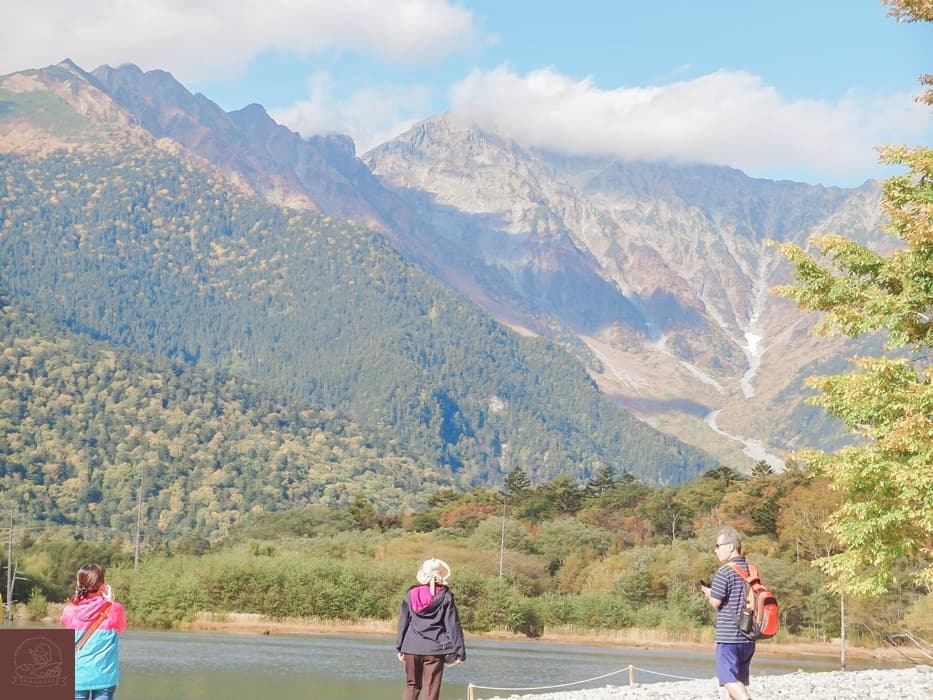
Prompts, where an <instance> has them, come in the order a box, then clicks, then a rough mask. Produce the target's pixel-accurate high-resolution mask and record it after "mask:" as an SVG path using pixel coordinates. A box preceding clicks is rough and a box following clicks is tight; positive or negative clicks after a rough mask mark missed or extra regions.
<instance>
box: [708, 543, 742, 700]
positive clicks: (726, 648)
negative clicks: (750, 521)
mask: <svg viewBox="0 0 933 700" xmlns="http://www.w3.org/2000/svg"><path fill="white" fill-rule="evenodd" d="M713 551H714V553H715V555H716V558H717V559H718V560H719V563H720V567H719V569H717V571H716V574H715V576H713V583H712V584H711V585H710V584H707V583H706V582H705V581H700V582H699V587H700V590H701V591H702V593H703V595H705V596H706V599H707V600H708V601H709V604H710V605H711V606H712V607H713V608H714V609H715V610H716V677H717V678H718V679H719V697H720V698H721V700H751V696H750V695H749V694H748V679H749V674H750V670H751V663H752V657H753V656H754V655H755V642H752V641H750V640H749V639H748V638H747V637H745V636H744V635H743V634H742V633H741V632H740V631H739V625H738V619H739V614H740V613H741V611H742V607H743V605H744V604H745V582H744V581H743V580H742V577H741V576H739V575H738V574H737V573H736V572H735V570H734V569H733V568H732V567H731V566H729V564H732V563H734V564H737V565H738V566H739V567H741V568H742V569H744V570H745V573H748V564H747V563H746V561H745V557H744V556H742V540H741V538H740V537H739V533H738V531H736V529H735V528H733V527H724V528H721V529H720V530H719V532H718V533H717V535H716V546H715V547H714V548H713Z"/></svg>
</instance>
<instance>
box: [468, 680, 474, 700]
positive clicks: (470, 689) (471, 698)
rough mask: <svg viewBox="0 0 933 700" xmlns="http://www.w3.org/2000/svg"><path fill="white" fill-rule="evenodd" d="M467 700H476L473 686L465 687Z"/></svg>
mask: <svg viewBox="0 0 933 700" xmlns="http://www.w3.org/2000/svg"><path fill="white" fill-rule="evenodd" d="M467 700H476V695H475V693H474V692H473V684H472V683H470V685H468V686H467Z"/></svg>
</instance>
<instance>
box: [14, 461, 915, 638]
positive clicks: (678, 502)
mask: <svg viewBox="0 0 933 700" xmlns="http://www.w3.org/2000/svg"><path fill="white" fill-rule="evenodd" d="M839 499H840V496H839V494H838V493H837V492H834V491H832V490H831V489H830V488H829V486H828V482H827V481H825V480H824V479H821V478H817V477H814V476H811V475H808V474H807V473H805V472H804V471H802V470H799V469H796V468H793V467H792V468H791V469H790V470H788V471H787V472H784V473H781V474H772V473H770V470H769V469H767V467H765V466H764V465H762V466H760V467H759V468H757V469H756V470H755V474H754V475H753V476H752V477H750V478H747V477H742V476H740V475H738V474H736V473H735V472H733V471H732V470H729V469H726V468H722V469H717V470H712V471H710V472H708V473H707V474H704V475H703V476H701V477H699V478H697V479H695V480H692V481H690V482H687V483H685V484H681V485H679V486H676V487H664V488H660V487H649V486H646V485H644V484H641V483H639V482H638V481H637V480H635V479H634V478H633V477H632V476H631V475H616V474H614V473H613V472H612V471H611V470H609V469H605V470H604V471H602V472H600V473H599V474H597V475H596V476H595V477H593V478H592V479H590V480H588V481H587V482H575V481H573V480H572V479H570V478H568V477H565V476H561V477H557V478H555V479H554V480H552V481H550V482H545V483H542V484H539V485H537V486H532V485H531V484H530V480H529V478H528V475H527V474H526V473H525V472H524V470H522V469H521V468H515V469H513V470H512V472H511V473H510V474H509V475H508V477H507V479H506V483H505V484H504V485H503V489H502V490H489V489H474V490H473V491H471V492H468V493H462V492H456V491H454V490H452V489H442V490H440V491H438V492H437V493H435V494H434V495H433V496H431V497H430V498H429V499H428V504H427V507H426V508H425V509H424V510H421V511H419V512H417V513H397V512H396V513H387V514H380V513H377V512H376V510H375V509H374V508H373V507H372V505H371V504H370V503H369V502H368V501H367V499H366V498H365V497H363V496H359V497H357V499H355V501H354V502H353V503H351V504H350V505H349V506H347V507H343V508H327V507H323V506H308V507H304V508H297V509H293V510H290V511H285V512H276V513H253V514H249V515H246V516H245V517H243V518H242V519H240V520H239V521H238V522H237V523H236V524H235V525H234V526H233V527H231V528H230V530H229V531H228V533H227V534H226V535H225V536H224V537H223V538H222V539H220V540H218V541H216V542H214V543H213V544H212V543H210V542H208V541H207V540H205V539H203V538H198V537H196V536H191V537H187V538H184V539H182V540H179V541H177V542H174V543H171V544H169V543H168V542H164V541H163V542H158V543H156V542H148V543H147V545H146V546H145V547H144V548H143V550H142V553H141V557H140V561H139V564H138V566H136V567H134V552H133V547H132V541H131V536H130V535H129V533H128V536H127V537H124V538H122V539H117V540H113V541H107V542H106V543H105V542H102V541H90V540H84V541H80V540H77V541H76V540H74V539H72V538H67V537H62V536H61V535H60V534H55V532H54V531H52V530H42V531H35V530H30V529H28V527H27V526H26V523H28V522H29V521H28V520H22V521H17V522H19V523H22V524H23V527H22V528H20V527H14V532H15V533H16V542H17V549H16V559H17V561H18V562H19V564H18V566H19V569H18V570H19V571H21V572H23V573H24V574H25V575H26V576H28V578H29V580H28V582H26V581H24V582H20V583H19V585H18V587H17V593H16V595H17V599H18V600H20V601H28V602H26V603H24V606H23V607H25V608H27V610H28V612H29V614H32V615H34V616H36V617H41V616H42V615H44V614H47V611H48V610H49V609H54V608H50V605H49V603H50V602H56V601H62V600H63V599H64V597H65V596H67V595H68V594H69V593H70V589H71V586H72V585H73V576H74V571H75V570H76V568H77V567H78V566H79V565H80V564H81V563H83V562H85V561H87V560H96V561H100V562H103V564H104V565H105V566H107V567H108V574H107V577H108V581H109V582H110V583H111V584H112V585H113V586H114V589H115V590H116V591H117V595H118V598H119V599H120V600H121V601H123V602H124V603H125V604H126V606H127V611H128V615H129V617H130V620H131V622H132V624H134V625H138V626H154V627H175V626H179V625H183V624H185V623H188V622H191V621H192V620H194V619H195V617H196V616H197V615H199V614H204V613H213V614H214V615H215V616H217V618H218V619H223V616H225V615H228V614H230V613H234V612H237V613H253V614H258V615H262V616H264V617H265V618H266V619H270V620H286V619H288V620H310V621H318V622H320V621H328V620H331V621H338V620H339V621H368V620H385V621H391V620H393V619H394V616H395V615H396V614H397V611H398V605H399V602H400V600H401V596H402V595H403V593H404V591H405V589H406V588H407V587H408V586H409V585H411V584H412V583H414V580H413V576H414V572H415V571H416V570H417V567H418V566H419V565H420V562H421V560H422V559H424V558H426V557H428V556H437V557H441V558H443V559H444V560H445V561H447V562H449V563H450V564H451V566H452V568H453V572H454V575H453V577H452V581H451V587H452V590H453V591H454V593H455V595H456V597H457V601H458V607H459V608H460V612H461V617H462V619H463V623H464V626H465V627H466V629H467V630H469V631H472V632H484V631H489V630H510V631H512V632H515V633H518V634H524V635H528V636H531V637H536V636H539V635H541V634H543V633H545V632H546V631H556V632H558V633H559V632H560V631H561V630H564V631H567V630H574V631H575V632H576V633H583V634H586V633H588V632H589V633H593V632H595V631H596V630H624V629H627V628H648V629H654V630H657V633H658V634H659V635H665V637H666V638H670V639H682V640H686V639H694V640H700V639H703V640H709V639H710V638H711V630H712V627H711V625H712V621H713V618H712V614H711V610H710V608H709V606H708V605H707V604H706V601H705V600H704V598H703V597H702V596H701V595H699V594H698V593H697V590H696V582H697V580H699V579H701V578H704V579H707V580H708V579H709V578H710V576H711V575H712V572H713V571H714V570H715V568H716V566H717V565H718V564H717V562H716V559H715V557H714V556H713V553H712V548H711V543H712V542H713V541H714V539H715V535H716V531H717V528H718V527H719V525H720V523H722V522H729V523H734V524H736V525H738V526H739V528H740V529H741V530H742V531H743V533H744V534H745V538H744V544H745V551H746V553H747V555H748V557H749V559H750V560H751V561H753V562H755V563H756V564H757V565H758V566H759V570H760V571H761V574H762V577H763V579H764V580H765V581H766V582H767V584H768V585H769V586H770V587H771V588H773V589H774V590H775V591H777V593H778V598H779V602H780V605H781V626H782V629H781V632H780V633H779V636H778V638H777V641H782V640H784V641H786V640H790V639H803V640H819V641H828V640H830V639H832V638H834V637H837V636H838V635H839V631H840V627H839V625H840V615H839V602H840V601H839V597H838V595H837V594H834V593H831V592H830V591H829V590H828V589H827V583H828V581H827V579H826V578H825V577H824V575H823V574H821V573H820V572H819V570H818V569H816V568H815V567H814V566H813V565H812V562H813V560H814V559H816V558H818V557H821V556H825V555H826V554H827V553H832V552H833V551H836V547H837V545H836V543H835V542H834V541H833V539H832V536H831V535H830V534H828V533H827V531H826V529H825V528H823V527H821V526H820V523H821V522H823V521H824V520H825V518H826V517H827V516H828V515H829V513H830V512H832V510H833V509H834V508H835V507H836V506H837V505H838V503H839ZM500 545H502V546H503V548H502V549H500ZM500 562H501V568H500ZM909 573H910V572H909V571H907V570H902V571H900V576H899V581H901V583H900V584H899V585H898V586H897V587H895V588H893V589H892V590H890V591H888V592H887V593H886V594H885V595H884V596H881V597H879V598H874V599H871V600H860V599H857V598H850V599H847V600H846V615H847V631H848V634H849V636H850V638H852V639H854V640H856V641H857V642H861V643H864V644H870V645H881V644H884V643H886V642H890V641H894V640H896V637H897V635H898V634H900V633H901V632H902V631H903V630H904V629H909V630H912V632H913V633H915V634H921V635H926V636H927V637H928V636H929V635H930V634H931V632H933V628H931V624H933V596H930V594H929V593H928V592H927V591H926V590H925V589H924V588H922V587H921V586H919V585H917V584H913V585H911V584H909V583H907V581H908V580H909V578H910V576H909Z"/></svg>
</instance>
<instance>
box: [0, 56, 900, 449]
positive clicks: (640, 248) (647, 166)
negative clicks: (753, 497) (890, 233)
mask: <svg viewBox="0 0 933 700" xmlns="http://www.w3.org/2000/svg"><path fill="white" fill-rule="evenodd" d="M68 65H70V64H67V63H66V64H62V66H59V67H52V68H50V69H48V70H52V69H53V68H54V69H56V70H64V68H63V66H68ZM74 68H75V69H76V67H74ZM76 70H80V69H76ZM26 73H29V72H26ZM18 75H25V74H18ZM81 75H82V77H83V78H84V79H85V80H86V81H87V84H88V85H93V86H94V87H95V89H99V90H100V91H101V92H102V93H103V94H105V95H106V96H108V97H109V98H110V99H111V102H112V109H119V108H122V110H121V114H124V115H127V117H126V118H127V119H129V121H130V123H131V125H133V126H135V127H136V128H137V129H138V130H139V131H140V132H143V133H145V134H148V135H149V136H150V137H151V138H153V139H155V140H156V143H157V144H159V146H160V147H161V148H163V149H165V148H170V147H178V146H181V147H183V148H184V149H185V150H186V152H188V153H189V154H194V155H197V156H199V157H201V158H203V159H204V160H206V161H208V162H209V163H211V164H212V165H214V166H215V167H216V168H218V169H219V170H220V171H221V172H222V173H224V175H225V177H227V178H228V180H229V181H230V182H231V183H233V184H234V185H235V186H236V187H238V188H240V189H241V190H242V191H244V192H246V191H248V192H251V193H254V194H257V195H259V196H261V197H263V198H265V199H266V200H267V201H269V202H273V203H287V204H288V205H290V206H293V207H296V208H300V209H305V210H311V211H316V212H320V213H322V214H325V215H327V216H333V217H340V218H345V219H351V220H353V221H355V222H358V223H360V224H362V225H364V226H366V227H368V228H370V229H373V230H376V231H378V232H380V233H382V234H383V235H384V236H385V237H386V239H388V240H389V241H390V242H391V244H392V246H393V247H394V248H395V249H396V250H397V251H398V252H399V253H400V254H401V255H402V256H403V257H404V259H405V260H406V261H409V262H412V263H415V264H416V265H417V266H418V267H419V268H420V269H421V270H422V271H424V272H425V273H427V274H428V275H429V276H430V277H433V278H434V279H435V280H437V281H438V282H440V283H441V284H443V285H444V286H446V287H447V288H449V289H451V290H453V291H455V292H456V293H458V294H460V295H462V296H464V297H466V298H468V299H470V300H471V301H473V302H475V303H476V304H478V305H479V306H480V307H482V308H483V309H485V310H486V311H487V312H489V313H490V314H491V315H492V316H493V317H494V318H496V319H497V320H498V321H499V322H500V323H502V324H504V325H506V326H507V327H510V328H512V329H513V330H515V331H517V332H518V333H520V334H522V335H525V336H535V337H541V338H545V339H548V340H551V341H554V342H557V343H559V344H560V345H562V346H563V347H565V348H566V349H568V350H569V351H570V352H572V353H574V354H575V356H576V357H577V358H578V360H579V361H580V362H582V363H583V364H584V365H585V366H586V367H587V370H588V372H589V374H590V376H591V377H592V378H593V380H594V381H595V382H596V383H597V385H598V386H599V387H600V389H601V391H602V392H603V394H604V395H606V396H609V397H612V398H613V400H614V401H615V402H617V403H618V404H619V405H621V406H624V407H625V408H626V409H628V410H630V411H632V412H633V413H634V414H635V415H637V416H638V417H639V418H640V419H641V420H643V421H645V422H646V423H647V424H649V425H651V426H654V427H657V428H659V429H661V430H662V431H664V432H666V433H668V434H671V435H675V436H677V437H678V438H679V439H681V440H684V441H686V442H688V443H690V444H692V445H695V446H698V447H700V448H702V449H704V450H706V451H708V452H711V453H713V454H714V455H716V456H717V457H718V459H719V460H721V461H723V462H728V463H730V464H735V465H737V466H747V465H750V464H752V463H753V462H754V461H755V460H757V459H759V458H762V457H764V458H766V459H767V460H769V461H771V462H772V463H773V464H775V465H780V463H781V456H782V455H783V454H784V453H785V452H786V450H789V449H792V448H794V447H798V446H802V445H814V446H829V445H832V444H837V443H838V442H839V441H840V440H841V439H844V432H843V431H842V430H841V428H840V426H839V425H838V424H836V423H834V422H832V421H827V420H825V419H820V420H817V418H816V416H815V415H814V412H813V411H812V410H810V409H808V408H807V406H806V403H805V400H806V398H807V395H808V394H807V391H806V390H803V389H802V388H801V387H802V384H801V378H802V376H803V375H804V374H805V373H808V372H810V371H812V370H813V368H814V367H820V366H837V365H838V364H839V363H840V362H841V361H842V358H844V357H845V356H847V354H850V353H851V352H853V345H852V344H851V343H848V342H845V341H843V340H840V339H826V338H815V337H812V336H811V335H810V334H809V329H810V328H811V327H812V325H813V322H814V320H813V318H812V317H807V316H805V315H803V314H801V313H800V312H799V311H798V310H797V309H796V307H795V306H794V305H793V304H792V303H790V302H788V301H786V300H783V299H780V298H777V297H776V296H774V295H773V294H771V292H770V289H771V287H772V286H774V285H775V284H778V283H782V282H785V281H787V280H788V274H789V267H788V266H787V265H786V263H785V262H784V261H783V259H782V258H781V257H780V256H779V255H778V253H777V251H776V249H775V247H773V246H772V245H770V243H769V241H770V240H772V239H773V240H775V241H779V242H780V241H795V242H798V243H804V242H805V241H806V239H807V238H808V237H809V236H810V235H811V234H813V233H819V232H827V231H840V232H843V233H845V234H846V235H849V236H852V237H855V238H856V239H858V240H861V241H864V242H871V243H878V242H879V241H881V240H883V239H882V238H881V235H880V234H879V231H878V224H879V211H878V206H877V202H878V196H879V188H878V185H877V183H873V182H867V183H866V184H865V185H864V186H863V187H860V188H855V189H844V188H827V187H821V186H811V185H805V184H801V183H793V182H772V181H767V180H756V179H753V178H749V177H747V176H745V175H744V174H743V173H741V172H739V171H737V170H734V169H729V168H722V167H714V166H698V165H689V164H674V163H646V162H622V161H618V160H613V159H610V158H596V157H571V156H567V155H562V154H558V153H553V152H545V151H542V150H536V149H531V148H527V147H525V146H523V145H522V144H520V143H519V142H517V141H515V140H514V139H510V138H507V137H505V136H502V135H498V134H495V133H491V132H489V131H486V130H483V129H480V128H478V127H476V126H475V125H472V124H469V123H465V122H462V121H461V120H459V119H458V118H457V117H455V116H454V115H440V116H438V117H435V118H432V119H428V120H426V121H424V122H422V123H420V124H418V125H416V126H415V127H413V128H412V129H411V130H410V131H409V132H407V133H405V134H402V135H401V136H399V137H398V138H396V139H394V140H393V141H390V142H388V143H386V144H383V145H382V146H379V147H377V148H375V149H373V150H372V151H370V152H368V153H366V154H363V156H362V157H361V158H357V157H356V156H355V153H354V151H355V149H354V147H353V145H352V142H350V141H349V139H347V138H346V137H341V136H328V137H313V138H310V139H301V138H300V137H299V136H298V135H297V134H295V133H293V132H291V131H289V130H288V129H286V128H285V127H282V126H280V125H277V124H275V122H274V121H273V120H272V119H271V118H269V116H268V115H267V114H266V113H265V111H264V110H263V109H262V108H261V107H260V106H258V105H250V106H248V107H246V108H244V109H242V110H238V111H234V112H229V113H226V112H224V111H223V110H221V109H220V108H219V107H217V106H216V105H214V104H213V103H211V102H210V100H208V99H207V98H206V97H204V96H202V95H192V94H191V93H189V92H188V91H187V90H186V89H185V88H184V87H183V86H181V85H180V84H179V83H177V81H175V80H174V78H172V77H171V76H170V75H169V74H168V73H165V72H162V71H151V72H148V73H143V72H142V71H140V70H139V69H137V68H135V67H134V66H121V67H120V68H116V69H114V68H110V67H107V66H103V67H101V68H98V69H96V70H94V71H93V72H92V73H91V74H85V73H83V72H82V73H81ZM20 79H22V78H20ZM50 89H51V88H50ZM83 89H85V88H84V86H83V84H82V87H81V88H80V89H79V92H80V90H83ZM0 128H2V126H0ZM620 128H624V125H620ZM172 144H173V145H174V146H171V145H172Z"/></svg>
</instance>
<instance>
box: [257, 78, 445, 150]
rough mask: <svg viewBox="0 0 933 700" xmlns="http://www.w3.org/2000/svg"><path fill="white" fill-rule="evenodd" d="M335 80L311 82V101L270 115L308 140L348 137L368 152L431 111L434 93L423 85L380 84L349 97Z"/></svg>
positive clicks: (302, 102)
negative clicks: (324, 136)
mask: <svg viewBox="0 0 933 700" xmlns="http://www.w3.org/2000/svg"><path fill="white" fill-rule="evenodd" d="M334 88H335V81H334V80H333V79H332V77H331V76H330V74H329V73H327V72H326V71H320V72H318V73H315V74H314V75H312V76H311V77H310V78H309V79H308V93H309V97H308V99H307V100H302V101H300V102H298V103H297V104H295V105H293V106H291V107H289V108H287V109H280V110H271V111H270V116H272V118H273V119H275V120H276V121H277V122H279V123H280V124H284V125H285V126H287V127H289V128H290V129H293V130H294V131H297V132H298V133H299V134H301V135H302V136H303V137H305V138H307V137H309V136H312V135H314V134H328V133H340V134H347V135H349V136H350V137H352V138H353V141H354V142H355V143H356V152H357V153H358V154H360V153H364V152H365V151H367V150H369V149H370V148H372V147H373V146H377V145H379V144H380V143H384V142H385V141H388V140H389V139H391V138H394V137H395V136H397V135H398V134H400V133H402V132H404V131H407V130H408V129H409V128H410V127H411V126H412V125H413V124H414V123H415V122H416V121H418V120H419V119H422V118H423V117H424V115H425V113H426V111H427V110H428V109H429V103H430V99H431V91H430V90H429V89H428V88H425V87H422V86H413V87H400V86H396V85H379V86H372V87H367V88H364V89H362V90H359V91H357V92H355V93H353V94H352V95H350V96H349V97H348V98H342V99H338V98H337V97H336V96H335V90H334Z"/></svg>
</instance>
